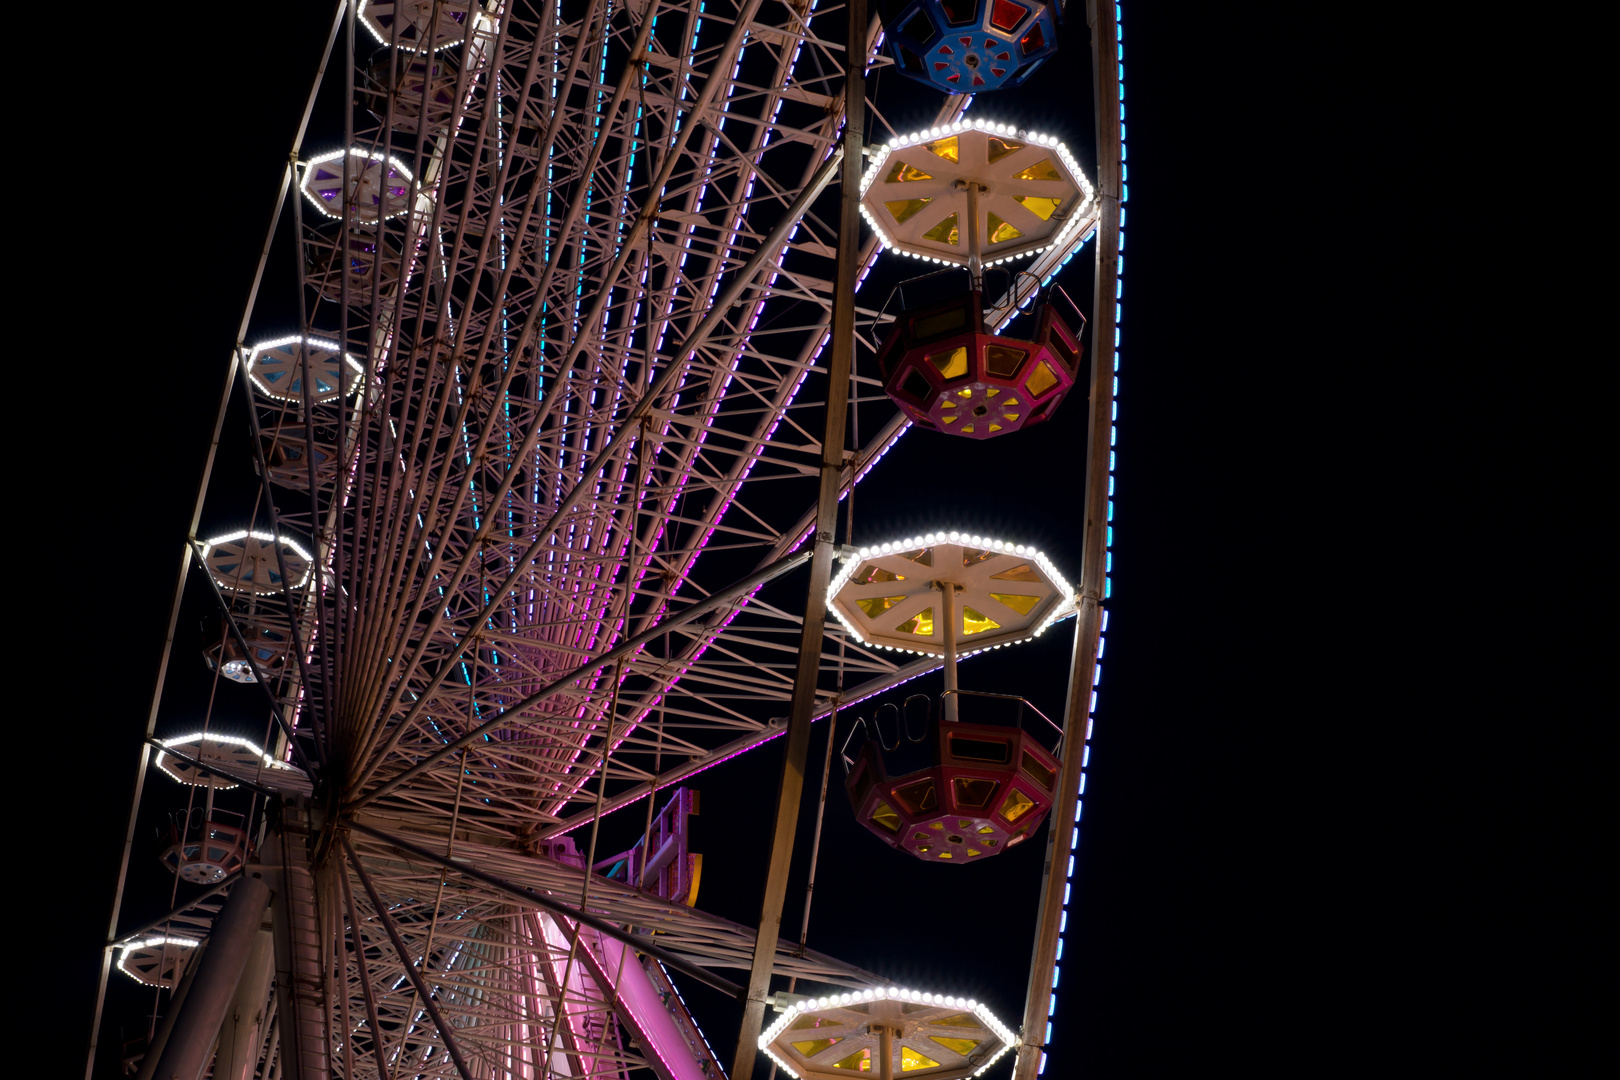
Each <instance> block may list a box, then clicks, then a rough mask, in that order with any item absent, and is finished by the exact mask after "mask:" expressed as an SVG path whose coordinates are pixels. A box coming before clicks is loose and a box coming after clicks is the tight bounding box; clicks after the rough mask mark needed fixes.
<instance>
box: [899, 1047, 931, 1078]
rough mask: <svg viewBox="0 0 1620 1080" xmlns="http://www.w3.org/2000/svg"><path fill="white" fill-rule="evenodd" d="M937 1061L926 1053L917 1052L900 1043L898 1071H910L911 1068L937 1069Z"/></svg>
mask: <svg viewBox="0 0 1620 1080" xmlns="http://www.w3.org/2000/svg"><path fill="white" fill-rule="evenodd" d="M937 1068H939V1062H937V1061H935V1060H934V1059H933V1058H931V1057H929V1056H928V1055H926V1054H919V1053H917V1051H915V1050H913V1049H912V1048H911V1047H909V1046H907V1045H905V1044H904V1043H901V1044H900V1071H901V1072H910V1071H911V1070H912V1069H937Z"/></svg>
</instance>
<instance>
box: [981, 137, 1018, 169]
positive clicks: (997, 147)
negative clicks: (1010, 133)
mask: <svg viewBox="0 0 1620 1080" xmlns="http://www.w3.org/2000/svg"><path fill="white" fill-rule="evenodd" d="M1023 148H1024V144H1023V143H1021V142H1014V141H1013V140H1011V139H1003V138H1001V137H999V136H996V135H992V136H990V142H989V144H988V145H987V146H986V147H985V157H986V158H988V159H989V160H990V164H992V165H994V164H995V163H996V162H998V161H1000V160H1001V159H1002V158H1004V157H1006V156H1007V155H1008V154H1016V153H1017V152H1018V151H1020V150H1022V149H1023Z"/></svg>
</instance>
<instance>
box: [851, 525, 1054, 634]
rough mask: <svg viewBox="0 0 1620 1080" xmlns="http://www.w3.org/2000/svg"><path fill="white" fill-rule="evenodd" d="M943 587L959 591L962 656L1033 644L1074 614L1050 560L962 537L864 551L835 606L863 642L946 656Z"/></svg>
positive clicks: (955, 605)
mask: <svg viewBox="0 0 1620 1080" xmlns="http://www.w3.org/2000/svg"><path fill="white" fill-rule="evenodd" d="M944 583H949V584H951V585H954V586H956V591H955V594H954V596H953V597H952V600H951V606H952V609H953V610H954V611H955V618H956V620H957V622H958V624H959V625H958V627H957V632H956V648H957V652H958V655H966V654H968V653H973V652H978V651H980V650H983V649H987V648H992V647H994V646H998V645H1006V644H1010V643H1012V642H1015V641H1027V640H1028V639H1030V638H1032V637H1035V636H1036V635H1038V634H1040V633H1041V632H1043V631H1044V630H1045V629H1046V628H1047V627H1048V626H1050V625H1051V624H1052V623H1053V622H1055V621H1057V620H1058V619H1060V618H1062V617H1063V616H1065V615H1068V614H1070V613H1071V612H1072V611H1073V610H1074V594H1073V590H1072V589H1071V588H1070V587H1069V583H1068V582H1067V581H1065V580H1064V579H1063V576H1062V575H1061V574H1059V573H1058V572H1057V569H1056V568H1055V567H1053V565H1052V563H1051V560H1049V559H1048V558H1047V557H1046V556H1045V555H1044V554H1042V553H1041V552H1039V551H1036V550H1035V549H1034V548H1032V547H1028V546H1026V545H1024V544H1009V543H1007V542H1005V541H1002V540H996V539H992V538H989V537H984V536H977V535H969V534H965V533H960V532H948V533H928V534H926V535H924V536H921V537H911V538H910V539H907V540H903V541H899V542H895V543H886V544H880V545H878V546H876V547H863V548H861V549H860V550H859V551H858V552H856V554H855V556H854V557H852V558H850V559H848V560H847V561H846V562H845V563H844V565H843V566H842V567H841V568H840V569H839V571H838V574H837V575H836V576H835V577H834V578H833V580H832V585H831V587H830V588H829V589H828V606H829V607H831V608H832V610H833V613H834V614H835V615H837V617H838V620H839V621H840V622H842V623H843V624H844V626H845V628H847V629H848V630H849V632H850V633H852V634H854V635H855V636H856V637H857V638H859V639H860V640H861V641H865V642H869V643H871V644H874V645H882V646H886V647H888V648H891V649H904V650H907V651H909V652H916V653H927V654H931V655H934V656H943V655H945V627H944V622H943V619H944V611H943V599H944V598H943V596H942V594H941V590H940V585H941V584H944Z"/></svg>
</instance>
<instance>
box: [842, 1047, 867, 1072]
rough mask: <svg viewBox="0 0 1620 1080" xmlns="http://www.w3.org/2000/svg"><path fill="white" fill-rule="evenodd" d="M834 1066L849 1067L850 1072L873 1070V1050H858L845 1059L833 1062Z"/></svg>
mask: <svg viewBox="0 0 1620 1080" xmlns="http://www.w3.org/2000/svg"><path fill="white" fill-rule="evenodd" d="M833 1068H835V1069H848V1070H849V1071H850V1072H871V1071H872V1051H871V1050H870V1049H867V1050H857V1051H855V1052H854V1053H853V1054H851V1055H849V1057H847V1058H845V1059H844V1060H843V1061H835V1062H833Z"/></svg>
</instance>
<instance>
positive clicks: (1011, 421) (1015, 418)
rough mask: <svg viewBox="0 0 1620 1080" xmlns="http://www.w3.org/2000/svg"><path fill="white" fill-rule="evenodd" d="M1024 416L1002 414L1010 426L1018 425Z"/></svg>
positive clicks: (1008, 413)
mask: <svg viewBox="0 0 1620 1080" xmlns="http://www.w3.org/2000/svg"><path fill="white" fill-rule="evenodd" d="M1022 415H1023V414H1022V413H1015V412H1004V413H1002V414H1001V418H1002V419H1003V420H1005V421H1007V422H1008V423H1009V424H1016V423H1018V418H1019V417H1020V416H1022Z"/></svg>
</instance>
